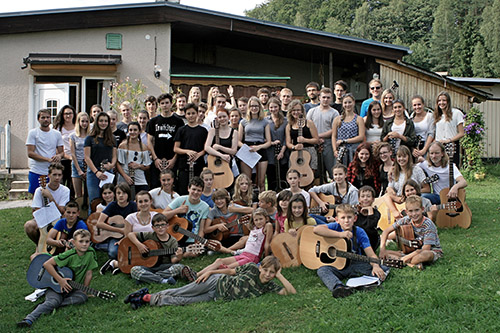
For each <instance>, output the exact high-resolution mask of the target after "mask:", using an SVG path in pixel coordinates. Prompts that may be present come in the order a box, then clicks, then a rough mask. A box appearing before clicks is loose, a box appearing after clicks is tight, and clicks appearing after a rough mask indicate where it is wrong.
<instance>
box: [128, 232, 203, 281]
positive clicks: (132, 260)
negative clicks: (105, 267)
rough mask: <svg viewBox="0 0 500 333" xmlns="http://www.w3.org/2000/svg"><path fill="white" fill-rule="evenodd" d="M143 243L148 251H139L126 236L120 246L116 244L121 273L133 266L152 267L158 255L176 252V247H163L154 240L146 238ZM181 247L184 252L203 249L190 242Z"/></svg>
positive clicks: (198, 252) (200, 251)
mask: <svg viewBox="0 0 500 333" xmlns="http://www.w3.org/2000/svg"><path fill="white" fill-rule="evenodd" d="M143 244H144V245H146V246H147V247H148V249H149V252H147V253H141V252H140V251H139V249H138V248H137V246H135V244H134V243H132V241H131V240H130V239H129V238H128V237H126V238H124V239H123V240H122V241H121V242H120V246H118V267H119V268H120V270H121V271H122V272H123V273H126V274H129V273H130V270H131V269H132V267H134V266H146V267H153V266H154V265H156V263H157V262H158V260H159V257H160V256H166V255H172V254H175V253H176V252H177V248H172V249H164V248H162V247H161V244H160V243H158V242H155V241H154V240H147V241H145V242H144V243H143ZM182 249H183V251H184V252H186V253H196V254H200V253H202V252H203V251H204V247H203V245H201V244H191V245H189V246H187V247H185V248H182Z"/></svg>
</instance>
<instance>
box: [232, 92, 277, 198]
mask: <svg viewBox="0 0 500 333" xmlns="http://www.w3.org/2000/svg"><path fill="white" fill-rule="evenodd" d="M238 137H239V138H238V146H239V147H241V146H243V144H246V145H248V146H249V147H250V151H252V152H257V153H258V154H259V155H260V156H261V158H260V160H259V163H258V164H257V166H256V167H257V185H258V187H259V191H260V192H263V191H264V190H265V181H266V170H267V164H268V162H267V148H269V147H270V146H271V131H270V129H269V123H268V121H267V120H266V119H265V118H264V110H263V108H262V105H261V104H260V101H259V99H258V98H257V97H255V96H252V97H250V99H249V101H248V112H247V117H246V119H243V120H242V121H241V122H240V126H239V129H238ZM241 170H242V172H243V173H244V174H246V175H247V176H248V177H252V168H251V167H249V166H248V165H246V164H245V163H244V162H242V163H241Z"/></svg>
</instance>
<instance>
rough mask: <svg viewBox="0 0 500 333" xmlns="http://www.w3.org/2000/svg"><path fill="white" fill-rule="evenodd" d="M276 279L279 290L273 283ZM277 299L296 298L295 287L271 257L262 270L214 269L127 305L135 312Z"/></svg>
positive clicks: (143, 293) (137, 295)
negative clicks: (270, 296) (268, 296)
mask: <svg viewBox="0 0 500 333" xmlns="http://www.w3.org/2000/svg"><path fill="white" fill-rule="evenodd" d="M274 278H277V279H278V280H279V281H280V282H281V284H282V285H283V287H282V286H280V285H278V284H276V283H275V282H274V281H272V280H273V279H274ZM270 292H273V293H277V294H278V295H288V294H295V293H296V292H297V291H296V290H295V288H294V287H293V285H292V284H291V283H290V282H289V281H288V280H287V279H286V278H285V277H284V276H283V275H282V274H281V265H280V262H279V260H278V259H277V258H276V257H273V256H268V257H266V258H264V260H262V263H261V265H260V266H257V265H256V264H255V263H249V264H246V265H244V266H239V267H236V268H234V269H233V268H223V269H213V270H209V271H206V272H205V273H204V274H203V275H200V276H199V277H198V279H197V280H196V281H195V282H191V283H190V284H187V285H185V286H183V287H181V288H175V289H167V290H163V291H160V292H158V293H155V294H149V290H148V288H143V289H141V290H139V291H137V292H134V293H132V294H130V295H128V296H127V297H126V298H125V303H130V305H131V306H132V309H134V310H135V309H137V308H138V307H140V306H142V305H145V304H149V305H154V306H163V305H186V304H191V303H197V302H207V301H213V300H216V299H223V300H225V301H232V300H236V299H243V298H253V297H258V296H261V295H263V294H265V293H270Z"/></svg>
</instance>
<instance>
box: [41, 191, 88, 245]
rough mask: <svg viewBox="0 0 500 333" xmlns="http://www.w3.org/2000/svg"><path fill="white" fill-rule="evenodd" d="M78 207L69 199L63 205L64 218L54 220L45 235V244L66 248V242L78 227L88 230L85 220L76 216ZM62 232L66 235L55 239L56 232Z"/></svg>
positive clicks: (78, 211) (71, 237) (78, 212)
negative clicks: (52, 225)
mask: <svg viewBox="0 0 500 333" xmlns="http://www.w3.org/2000/svg"><path fill="white" fill-rule="evenodd" d="M78 215H80V209H79V207H78V204H77V203H76V202H74V201H69V202H68V203H67V204H66V206H64V218H62V219H60V220H59V221H57V222H56V224H55V225H54V227H53V228H52V229H50V231H49V234H48V235H47V245H50V246H52V247H57V248H59V249H68V243H69V242H70V241H71V240H72V239H73V237H74V233H75V232H76V231H77V230H79V229H84V230H88V228H87V225H86V224H85V222H83V221H82V220H80V219H79V218H78ZM58 232H60V233H64V234H65V235H66V236H65V237H61V239H56V236H57V233H58Z"/></svg>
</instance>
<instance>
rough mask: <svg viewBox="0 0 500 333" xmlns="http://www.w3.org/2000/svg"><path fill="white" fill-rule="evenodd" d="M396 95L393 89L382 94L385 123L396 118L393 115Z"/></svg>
mask: <svg viewBox="0 0 500 333" xmlns="http://www.w3.org/2000/svg"><path fill="white" fill-rule="evenodd" d="M394 99H395V98H394V93H393V92H392V90H391V89H386V90H384V92H383V93H382V98H381V101H382V117H383V119H384V121H387V120H389V119H391V118H392V117H394V113H393V109H392V108H393V101H394Z"/></svg>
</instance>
